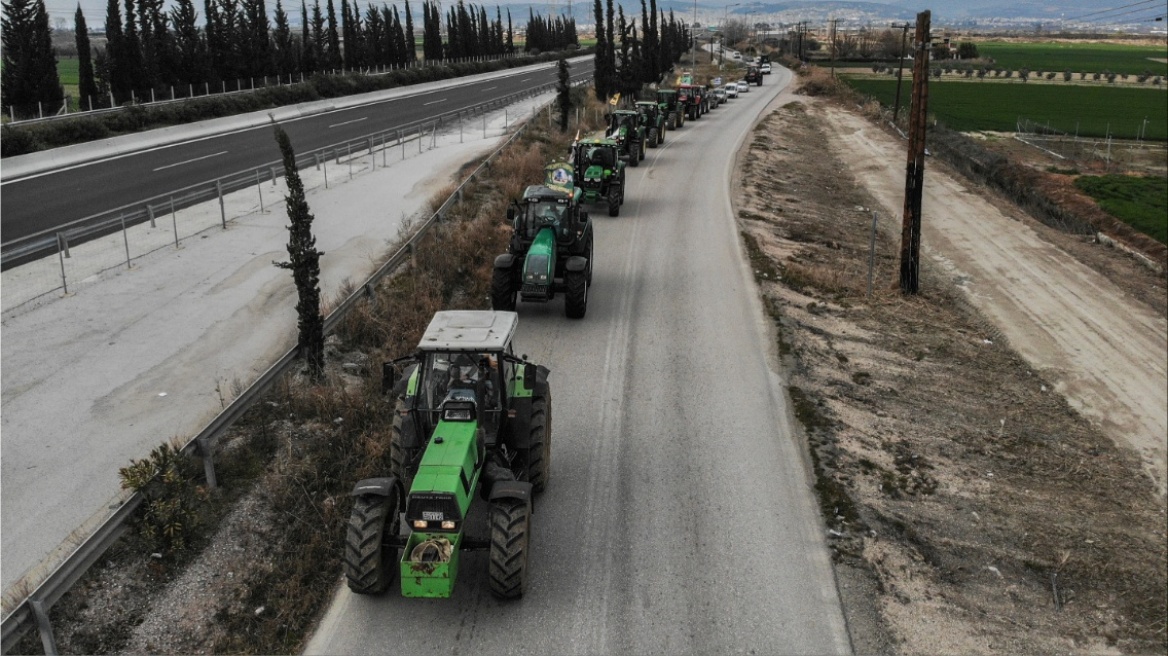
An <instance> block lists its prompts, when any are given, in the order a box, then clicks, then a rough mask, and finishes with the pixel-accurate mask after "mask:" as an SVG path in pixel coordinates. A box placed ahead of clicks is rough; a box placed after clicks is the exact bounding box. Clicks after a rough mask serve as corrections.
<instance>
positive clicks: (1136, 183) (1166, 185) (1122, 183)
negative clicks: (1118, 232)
mask: <svg viewBox="0 0 1168 656" xmlns="http://www.w3.org/2000/svg"><path fill="white" fill-rule="evenodd" d="M1075 186H1076V187H1078V188H1079V189H1080V190H1082V191H1083V192H1084V193H1086V194H1087V195H1089V196H1091V197H1092V198H1094V199H1095V200H1096V201H1098V202H1099V207H1102V208H1103V209H1104V210H1105V211H1106V212H1107V213H1109V214H1111V215H1113V216H1115V217H1116V218H1118V219H1119V220H1121V221H1123V222H1124V223H1127V224H1128V225H1130V226H1132V227H1133V228H1135V229H1136V230H1139V231H1140V232H1142V233H1144V234H1145V235H1148V236H1150V237H1153V238H1155V239H1156V240H1157V241H1159V242H1160V243H1162V244H1168V178H1157V177H1152V176H1143V177H1136V176H1130V175H1104V176H1094V175H1083V176H1079V177H1078V178H1076V179H1075Z"/></svg>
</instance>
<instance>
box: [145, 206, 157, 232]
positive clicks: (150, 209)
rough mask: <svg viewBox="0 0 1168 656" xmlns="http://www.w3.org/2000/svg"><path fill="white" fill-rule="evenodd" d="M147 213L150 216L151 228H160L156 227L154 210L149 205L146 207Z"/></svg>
mask: <svg viewBox="0 0 1168 656" xmlns="http://www.w3.org/2000/svg"><path fill="white" fill-rule="evenodd" d="M146 213H147V214H149V215H150V227H151V228H157V227H158V226H156V225H154V208H153V207H152V206H151V205H150V204H149V203H147V205H146Z"/></svg>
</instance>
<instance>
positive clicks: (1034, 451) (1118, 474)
mask: <svg viewBox="0 0 1168 656" xmlns="http://www.w3.org/2000/svg"><path fill="white" fill-rule="evenodd" d="M824 77H826V75H824ZM851 106H852V105H851V103H847V104H846V107H845V109H841V108H840V107H841V105H837V104H834V102H833V101H832V100H830V99H828V100H821V99H816V98H806V97H801V96H797V95H788V94H786V93H785V94H783V95H781V96H780V97H779V98H778V100H777V101H776V103H775V104H774V105H773V107H775V108H776V109H775V110H774V112H773V113H771V114H769V115H767V116H765V118H764V119H763V121H762V122H761V123H760V125H759V126H758V127H757V128H756V129H755V134H754V137H753V139H752V142H751V143H750V146H749V149H748V150H747V151H746V152H745V153H744V154H743V155H742V156H741V157H742V159H741V162H740V170H741V175H740V177H739V184H740V189H739V193H737V194H736V197H738V198H740V199H741V201H740V202H739V203H738V204H737V205H736V211H737V214H738V216H739V222H740V226H741V229H742V232H743V239H744V242H745V246H746V250H747V254H748V256H749V258H750V264H751V268H752V269H753V270H754V273H755V277H756V280H757V281H758V284H759V288H760V291H761V292H762V296H763V299H764V302H765V305H766V308H767V311H768V312H769V313H770V314H771V316H772V317H773V318H774V320H775V323H776V329H777V340H778V342H777V348H778V352H779V353H780V354H782V355H783V360H784V363H785V368H786V376H787V380H788V386H789V393H790V396H791V399H792V401H793V406H794V408H795V413H796V415H797V417H798V418H799V421H800V424H802V426H803V427H804V429H805V431H806V434H807V441H808V445H809V448H810V450H811V455H812V462H813V466H814V468H815V472H816V477H817V482H816V490H817V492H818V494H819V501H820V507H821V510H822V512H823V515H824V520H825V522H826V523H827V526H828V533H829V536H831V542H830V546H831V548H832V551H833V558H834V561H835V563H836V574H837V581H838V587H839V590H840V595H841V599H842V600H843V603H844V612H845V616H846V617H847V619H848V624H849V630H850V633H851V637H852V641H853V647H854V649H855V651H856V653H863V654H877V653H880V654H904V655H907V654H913V655H916V654H920V655H922V656H924V655H930V656H931V655H933V654H950V653H979V654H1008V655H1010V656H1018V655H1021V654H1027V655H1031V654H1033V655H1034V656H1039V655H1043V656H1045V655H1046V654H1051V653H1067V654H1095V653H1163V651H1164V649H1165V646H1166V645H1168V643H1166V642H1165V634H1166V633H1165V631H1166V629H1168V625H1166V621H1168V620H1166V619H1165V617H1166V615H1165V609H1166V608H1168V594H1166V593H1165V590H1168V581H1166V580H1165V572H1166V571H1168V546H1166V544H1165V535H1164V513H1165V505H1164V497H1163V496H1161V495H1160V494H1159V493H1158V489H1157V486H1156V485H1154V484H1153V482H1152V481H1150V480H1149V479H1148V478H1147V477H1145V476H1142V475H1141V474H1140V471H1141V469H1143V470H1147V469H1149V468H1150V466H1152V465H1150V462H1149V460H1148V457H1147V455H1148V454H1147V452H1146V451H1145V452H1143V453H1137V452H1136V451H1135V450H1133V449H1132V448H1130V446H1129V440H1135V439H1142V440H1143V441H1144V443H1151V444H1150V445H1149V446H1151V447H1154V446H1159V448H1160V453H1161V454H1162V452H1163V451H1162V449H1163V447H1162V442H1160V443H1159V444H1157V443H1156V440H1155V439H1154V437H1155V433H1146V434H1143V435H1139V434H1137V435H1135V436H1134V437H1133V436H1131V435H1126V434H1117V433H1119V430H1118V429H1119V428H1121V427H1123V426H1131V425H1136V426H1139V425H1146V424H1151V425H1152V426H1153V428H1151V429H1150V430H1156V429H1155V428H1154V426H1155V425H1156V422H1157V421H1159V422H1161V425H1162V422H1163V421H1164V414H1165V413H1164V411H1163V409H1162V408H1163V402H1164V396H1165V394H1164V385H1165V378H1164V375H1163V373H1162V372H1163V363H1164V359H1165V358H1164V338H1163V335H1164V321H1163V311H1162V310H1160V309H1159V308H1162V307H1163V304H1162V302H1161V301H1160V298H1161V297H1162V296H1163V295H1164V286H1163V282H1162V280H1163V278H1162V276H1160V275H1157V274H1154V273H1152V272H1151V271H1149V270H1147V269H1142V268H1141V265H1140V264H1138V263H1136V262H1135V260H1134V258H1131V257H1129V256H1128V255H1126V254H1124V253H1123V252H1121V251H1118V250H1114V249H1110V248H1107V247H1105V246H1101V245H1099V244H1094V243H1091V242H1090V241H1089V240H1088V239H1085V238H1083V237H1079V236H1074V235H1069V234H1065V233H1057V232H1055V231H1054V230H1053V229H1049V228H1047V227H1046V226H1044V225H1042V224H1040V223H1038V222H1037V221H1035V220H1034V219H1032V218H1031V217H1029V216H1026V215H1024V214H1022V213H1021V212H1020V211H1019V210H1018V209H1017V208H1015V207H1013V206H1012V205H1011V204H1010V203H1008V202H1006V201H1005V200H1004V199H1002V198H1001V197H997V196H993V195H989V194H986V193H984V192H983V191H982V190H976V189H975V190H969V189H968V183H966V182H965V181H964V178H960V177H958V176H951V175H949V174H947V173H946V172H945V170H944V167H942V166H940V165H939V164H938V163H937V162H936V161H934V160H932V159H930V160H929V167H930V168H928V169H927V173H926V185H927V194H926V198H925V201H924V219H925V227H926V229H925V234H924V238H923V243H924V246H925V257H924V261H923V263H922V272H921V274H922V275H921V292H920V294H918V295H915V296H904V295H902V294H901V293H900V292H899V290H898V289H897V274H898V268H899V241H900V235H899V232H900V205H899V199H900V198H901V197H902V194H903V188H902V185H903V182H902V181H903V170H904V164H903V161H904V150H905V149H904V146H903V144H902V143H901V142H899V141H898V140H897V139H896V138H895V137H888V136H886V135H885V134H883V133H882V132H880V130H879V129H878V128H876V127H875V126H874V125H873V124H870V123H867V122H866V119H864V118H861V117H860V116H856V115H851V114H847V113H846V110H849V109H850V108H851ZM971 191H972V193H971ZM872 211H876V212H877V213H878V214H879V225H880V228H881V230H880V232H879V234H878V235H877V237H876V248H875V259H874V276H873V279H874V284H873V286H872V290H871V292H870V293H869V292H868V290H867V289H866V287H867V284H866V283H867V274H868V266H869V233H870V232H869V231H870V230H871V226H872ZM1099 271H1104V272H1106V274H1107V275H1106V276H1105V275H1103V274H1101V273H1099ZM1116 272H1124V273H1123V275H1122V276H1120V277H1119V278H1118V279H1117V276H1116V275H1115V274H1116ZM1109 280H1110V281H1109ZM1120 289H1122V290H1124V291H1126V293H1127V294H1128V296H1127V297H1124V295H1123V292H1121V291H1119V290H1120ZM1028 290H1034V291H1033V293H1028ZM1135 296H1139V298H1141V299H1143V300H1142V301H1137V300H1133V298H1134V297H1135ZM1076 297H1078V298H1080V299H1082V300H1081V301H1080V300H1076ZM1149 299H1152V301H1153V302H1151V304H1150V305H1149ZM1150 308H1156V309H1150ZM1133 317H1135V320H1133ZM1140 317H1143V319H1142V320H1141V319H1140ZM1148 325H1150V326H1151V327H1150V328H1149V327H1148ZM1145 333H1153V334H1152V335H1147V334H1145ZM1157 335H1159V336H1157ZM1117 336H1118V338H1117ZM1005 337H1010V339H1005ZM1125 340H1126V341H1125ZM1141 340H1142V341H1141ZM1157 340H1159V341H1157ZM1024 349H1025V350H1024ZM1104 349H1110V350H1112V351H1114V352H1115V353H1114V354H1112V355H1108V354H1105V353H1104V352H1102V351H1103V350H1104ZM1125 349H1126V351H1125ZM1141 349H1143V350H1142V351H1141ZM1141 353H1142V359H1141V355H1140V354H1141ZM1108 358H1112V360H1108ZM1068 363H1069V364H1068ZM1093 367H1094V368H1093ZM1157 367H1159V369H1157ZM1157 371H1160V372H1161V373H1160V374H1158V377H1157V373H1156V372H1157ZM1116 372H1127V373H1121V374H1119V375H1121V376H1124V377H1125V378H1122V379H1117V378H1116ZM1135 376H1144V377H1145V378H1144V380H1145V381H1146V384H1147V385H1148V386H1149V387H1150V388H1151V389H1142V390H1141V389H1134V390H1133V391H1130V392H1129V391H1125V388H1121V389H1118V390H1116V389H1114V388H1112V387H1111V385H1113V384H1114V385H1124V386H1131V385H1133V384H1136V383H1134V381H1133V380H1132V379H1133V378H1134V377H1135ZM1137 385H1138V384H1137ZM1063 390H1065V394H1066V395H1064V394H1063V393H1059V392H1060V391H1063ZM1124 394H1138V395H1139V396H1137V397H1133V398H1125V399H1124V401H1129V402H1130V401H1132V400H1134V399H1136V398H1138V399H1139V403H1144V404H1145V405H1146V404H1148V403H1152V404H1153V405H1152V407H1151V408H1148V407H1141V406H1139V405H1138V404H1136V403H1129V404H1128V405H1132V406H1135V407H1128V405H1125V404H1122V403H1119V402H1117V401H1116V400H1115V399H1116V397H1120V398H1123V397H1122V395H1124ZM1156 401H1159V403H1160V405H1159V406H1158V407H1159V408H1160V409H1157V406H1156V405H1155V402H1156ZM1105 402H1106V403H1111V404H1112V405H1111V406H1108V407H1106V408H1103V407H1100V406H1099V404H1102V403H1105ZM1108 412H1109V413H1111V414H1110V416H1108V415H1106V414H1105V413H1108ZM1095 413H1099V414H1098V415H1097V414H1095ZM1100 416H1107V419H1108V420H1107V421H1106V422H1104V421H1101V420H1100V418H1099V417H1100ZM1120 417H1125V418H1126V419H1123V420H1120V419H1119V418H1120ZM1160 436H1161V438H1160V439H1161V440H1162V439H1163V437H1162V436H1163V432H1162V431H1161V432H1160ZM1141 456H1142V457H1141ZM1161 458H1162V456H1161ZM1161 467H1162V465H1161ZM1161 472H1162V470H1161ZM1159 480H1160V481H1161V482H1162V481H1163V475H1162V473H1161V476H1160V477H1159Z"/></svg>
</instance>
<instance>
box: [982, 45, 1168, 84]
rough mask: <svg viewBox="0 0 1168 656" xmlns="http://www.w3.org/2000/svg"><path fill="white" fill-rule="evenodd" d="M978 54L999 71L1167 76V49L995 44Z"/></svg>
mask: <svg viewBox="0 0 1168 656" xmlns="http://www.w3.org/2000/svg"><path fill="white" fill-rule="evenodd" d="M977 51H978V54H979V55H980V56H981V57H983V58H986V57H991V58H993V60H994V66H996V67H997V68H1002V69H1010V70H1020V69H1023V68H1029V69H1030V70H1032V71H1058V72H1062V71H1065V70H1070V71H1071V72H1074V73H1079V72H1082V71H1086V72H1088V73H1095V72H1100V71H1104V70H1107V71H1111V72H1113V73H1121V74H1122V73H1128V74H1131V75H1140V74H1141V73H1143V72H1144V71H1150V72H1151V73H1152V75H1161V76H1168V63H1165V62H1163V61H1159V62H1157V61H1153V60H1154V59H1161V60H1163V59H1165V58H1168V49H1165V48H1163V47H1160V48H1156V47H1151V46H1131V45H1121V44H1115V43H995V42H986V43H978V44H977Z"/></svg>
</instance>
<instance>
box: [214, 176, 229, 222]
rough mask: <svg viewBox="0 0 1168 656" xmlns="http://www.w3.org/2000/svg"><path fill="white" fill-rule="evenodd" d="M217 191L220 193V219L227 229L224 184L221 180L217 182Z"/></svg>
mask: <svg viewBox="0 0 1168 656" xmlns="http://www.w3.org/2000/svg"><path fill="white" fill-rule="evenodd" d="M215 191H217V192H219V219H220V221H221V222H222V223H223V229H224V230H226V229H227V208H226V207H224V206H223V183H222V182H221V181H219V180H216V181H215Z"/></svg>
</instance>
